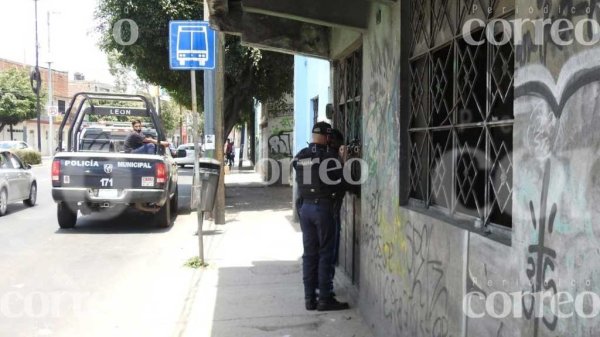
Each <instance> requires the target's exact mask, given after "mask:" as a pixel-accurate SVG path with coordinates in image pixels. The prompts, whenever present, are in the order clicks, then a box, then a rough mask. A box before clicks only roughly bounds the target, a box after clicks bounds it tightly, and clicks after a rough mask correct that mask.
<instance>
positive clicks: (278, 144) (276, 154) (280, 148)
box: [269, 131, 293, 159]
mask: <svg viewBox="0 0 600 337" xmlns="http://www.w3.org/2000/svg"><path fill="white" fill-rule="evenodd" d="M292 141H293V140H292V131H280V132H278V133H277V134H273V135H271V137H269V157H270V158H273V159H281V158H292Z"/></svg>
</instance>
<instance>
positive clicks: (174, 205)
mask: <svg viewBox="0 0 600 337" xmlns="http://www.w3.org/2000/svg"><path fill="white" fill-rule="evenodd" d="M178 208H179V188H178V187H177V185H175V193H174V194H173V198H171V213H173V215H174V216H177V212H178Z"/></svg>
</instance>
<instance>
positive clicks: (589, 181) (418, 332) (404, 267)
mask: <svg viewBox="0 0 600 337" xmlns="http://www.w3.org/2000/svg"><path fill="white" fill-rule="evenodd" d="M551 2H552V5H551V8H550V11H549V14H547V16H546V17H551V18H553V19H555V20H556V19H558V18H562V17H564V18H568V19H572V20H574V21H575V22H577V20H580V19H582V18H584V17H586V18H587V17H592V18H599V17H600V2H598V1H592V5H593V6H592V8H591V9H592V10H591V14H589V15H588V14H586V8H587V7H589V2H588V1H568V2H567V1H551ZM540 3H542V2H540V1H535V0H527V1H518V3H517V8H518V13H517V17H521V18H537V17H544V16H543V15H544V14H543V10H542V7H541V6H542V5H541V4H540ZM559 3H560V4H561V6H562V7H563V8H564V6H565V4H567V3H568V5H569V7H568V8H569V10H567V11H565V10H564V9H560V10H559V8H560V7H561V6H559ZM571 4H572V5H573V6H575V7H576V8H577V10H576V13H577V14H575V15H568V13H567V12H570V8H571V7H570V6H571ZM530 7H531V8H533V12H534V13H533V14H529V13H530V11H529V8H530ZM378 11H381V13H380V17H381V19H380V22H379V23H377V21H378V20H376V17H377V16H378ZM369 16H370V23H369V29H368V32H367V33H365V35H364V38H363V55H364V58H363V69H364V71H363V98H364V99H363V101H362V102H363V103H362V104H363V116H364V120H363V135H364V143H363V144H364V151H363V153H364V159H365V160H366V161H367V163H368V165H369V170H368V172H369V178H368V181H367V182H366V183H365V184H364V185H363V192H362V227H361V237H360V242H361V247H360V251H361V255H360V266H361V269H360V286H359V291H360V297H359V306H360V310H361V312H362V313H363V315H364V316H365V318H366V319H367V321H368V322H369V323H370V325H371V326H372V327H373V329H374V332H375V334H376V335H377V336H407V337H408V336H410V337H418V336H473V337H487V336H506V337H513V336H528V337H529V336H531V337H538V336H548V337H550V336H573V337H575V336H598V335H600V319H599V318H598V317H596V318H594V319H583V318H578V317H577V315H574V317H572V318H562V319H556V318H555V316H554V315H553V314H552V312H550V309H549V308H550V305H549V303H546V305H544V312H545V316H544V317H545V320H544V318H535V317H530V318H527V317H522V318H513V317H512V315H511V316H509V317H507V318H503V319H499V318H493V317H490V316H489V315H487V316H484V317H483V318H477V319H476V318H470V319H467V318H466V317H465V316H464V315H463V311H462V300H463V296H464V295H465V294H466V293H467V292H468V291H480V292H482V293H483V294H485V295H486V296H488V295H490V294H492V293H493V292H497V291H502V292H506V293H511V292H514V291H533V292H535V291H542V290H547V291H550V292H552V293H555V292H557V291H566V292H569V293H570V294H572V296H574V297H575V296H577V295H578V294H579V293H581V292H583V291H593V292H596V293H598V292H599V291H600V259H599V255H600V240H599V239H600V224H599V223H598V220H597V218H598V215H600V207H599V206H598V203H599V202H600V159H598V158H600V156H598V152H599V151H600V150H598V149H599V148H600V133H598V132H597V130H598V129H600V118H599V117H598V116H600V95H598V93H599V92H600V82H599V81H600V47H596V48H592V47H585V48H584V47H582V46H580V45H573V46H566V47H560V48H559V47H558V46H554V45H552V43H551V42H550V43H549V42H548V41H549V39H547V38H546V39H545V41H546V45H545V46H542V47H539V48H538V47H535V46H532V45H530V44H529V45H528V44H525V45H524V46H522V47H518V48H517V49H516V70H515V96H516V98H515V102H514V108H515V122H514V129H513V143H514V151H513V161H512V163H513V165H514V166H513V170H514V173H513V196H512V200H513V214H512V215H513V230H512V233H511V234H510V235H511V243H510V244H509V245H507V244H503V243H499V242H496V241H493V240H491V239H490V238H488V237H485V236H483V235H481V234H479V233H473V232H470V231H468V230H465V229H461V228H460V227H458V226H455V225H453V224H450V223H449V222H450V221H447V220H445V219H444V218H443V217H438V216H432V215H431V214H430V213H427V215H426V214H423V213H420V212H417V211H414V210H412V209H409V208H407V207H405V206H400V205H399V204H400V200H399V190H400V187H401V184H407V183H408V182H407V181H399V173H398V172H399V171H400V167H399V163H400V162H401V161H402V160H408V159H407V158H399V150H398V149H399V147H400V143H399V140H400V138H399V134H400V133H399V130H400V119H399V116H401V114H405V113H408V112H407V111H400V102H401V101H400V99H401V98H400V96H399V95H400V90H399V83H400V51H401V43H400V42H401V41H400V5H399V4H393V5H386V4H380V3H374V4H373V5H372V6H371V12H370V13H369ZM547 32H549V30H547ZM524 33H525V34H528V30H525V32H524ZM544 281H546V282H547V284H546V285H544ZM553 284H555V285H556V288H554V287H553V286H552V285H553ZM477 303H479V302H476V304H475V306H474V309H476V311H480V310H483V308H482V307H481V306H478V304H477ZM493 303H494V308H495V309H496V310H497V312H501V311H502V309H503V305H502V301H501V298H498V297H497V298H495V301H493ZM583 304H584V308H585V310H586V312H587V313H589V312H590V311H591V310H592V308H591V302H590V301H589V298H588V299H587V300H586V301H584V303H583ZM520 307H522V308H523V309H524V310H528V308H530V307H531V303H529V302H528V303H525V306H520ZM571 307H572V305H571ZM565 309H566V308H565ZM566 311H569V310H566Z"/></svg>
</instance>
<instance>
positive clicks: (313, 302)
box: [304, 296, 317, 310]
mask: <svg viewBox="0 0 600 337" xmlns="http://www.w3.org/2000/svg"><path fill="white" fill-rule="evenodd" d="M304 305H305V307H306V310H315V309H317V298H316V297H314V296H313V297H309V298H305V299H304Z"/></svg>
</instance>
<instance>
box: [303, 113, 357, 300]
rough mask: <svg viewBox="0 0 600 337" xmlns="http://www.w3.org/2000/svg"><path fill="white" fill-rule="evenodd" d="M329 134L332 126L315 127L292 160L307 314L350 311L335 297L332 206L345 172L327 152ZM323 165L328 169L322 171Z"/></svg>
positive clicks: (336, 158) (322, 124) (317, 124)
mask: <svg viewBox="0 0 600 337" xmlns="http://www.w3.org/2000/svg"><path fill="white" fill-rule="evenodd" d="M330 134H331V125H330V124H329V123H326V122H319V123H316V124H315V125H314V127H313V129H312V142H311V143H310V144H308V147H306V148H304V149H302V150H300V151H299V152H298V154H296V156H295V157H294V159H293V160H292V165H293V167H294V169H295V170H296V183H297V184H298V191H299V194H300V199H301V200H298V201H297V205H299V210H298V213H299V216H300V227H301V229H302V242H303V246H304V253H303V255H302V274H303V277H302V280H303V284H304V301H305V308H306V310H315V309H316V310H319V311H329V310H344V309H348V308H349V306H348V303H343V302H339V301H338V300H337V299H336V298H335V296H334V295H333V294H332V291H333V278H332V277H333V271H332V269H333V268H334V260H333V255H334V249H335V239H336V234H335V231H336V227H335V220H334V214H333V213H334V208H333V206H334V201H335V198H336V197H337V194H338V193H341V188H342V186H341V179H342V168H341V167H340V166H341V165H337V164H339V163H336V162H335V161H337V160H338V155H334V154H332V153H331V152H330V151H328V150H327V136H328V135H330ZM321 165H326V166H327V167H326V168H321ZM322 175H326V176H322ZM336 182H337V183H336ZM317 290H318V292H319V293H318V297H317Z"/></svg>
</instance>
